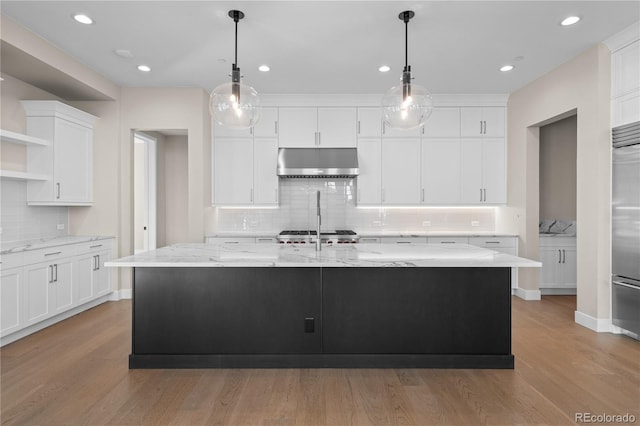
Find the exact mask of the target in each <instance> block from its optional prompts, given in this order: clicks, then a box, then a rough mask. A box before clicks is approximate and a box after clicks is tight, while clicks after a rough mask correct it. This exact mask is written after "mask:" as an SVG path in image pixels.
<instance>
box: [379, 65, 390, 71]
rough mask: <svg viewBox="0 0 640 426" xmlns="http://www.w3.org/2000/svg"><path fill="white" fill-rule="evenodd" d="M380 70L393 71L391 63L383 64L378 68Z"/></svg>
mask: <svg viewBox="0 0 640 426" xmlns="http://www.w3.org/2000/svg"><path fill="white" fill-rule="evenodd" d="M378 71H380V72H389V71H391V67H390V66H389V65H382V66H381V67H380V68H378Z"/></svg>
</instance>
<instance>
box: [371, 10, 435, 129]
mask: <svg viewBox="0 0 640 426" xmlns="http://www.w3.org/2000/svg"><path fill="white" fill-rule="evenodd" d="M414 16H415V13H414V12H413V11H411V10H407V11H404V12H402V13H400V15H399V16H398V17H399V18H400V20H402V21H403V22H404V26H405V33H404V43H405V44H404V57H405V61H404V70H403V71H402V83H401V84H400V85H398V86H394V87H392V88H391V89H389V90H388V91H387V93H386V94H385V95H384V97H383V98H382V115H383V119H384V121H385V123H387V124H388V125H389V126H390V127H393V128H398V129H416V128H418V127H420V126H423V125H424V122H425V121H426V120H427V118H429V116H430V115H431V111H432V110H433V101H432V99H431V95H430V94H429V92H428V91H427V89H425V88H424V87H422V86H420V85H418V84H413V83H411V79H412V77H411V66H410V65H409V62H408V61H409V59H408V57H409V55H408V34H409V20H411V18H413V17H414Z"/></svg>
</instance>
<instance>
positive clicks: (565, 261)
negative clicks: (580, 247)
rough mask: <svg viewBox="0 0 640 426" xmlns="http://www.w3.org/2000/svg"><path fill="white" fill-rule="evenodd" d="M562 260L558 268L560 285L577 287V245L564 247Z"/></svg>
mask: <svg viewBox="0 0 640 426" xmlns="http://www.w3.org/2000/svg"><path fill="white" fill-rule="evenodd" d="M560 250H561V251H562V253H561V254H562V260H561V263H560V267H559V268H558V278H557V282H558V286H559V287H563V288H567V287H573V288H575V287H576V286H577V283H578V277H577V264H578V262H577V257H576V249H575V247H562V248H561V249H560Z"/></svg>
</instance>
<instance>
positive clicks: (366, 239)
mask: <svg viewBox="0 0 640 426" xmlns="http://www.w3.org/2000/svg"><path fill="white" fill-rule="evenodd" d="M358 242H359V243H360V244H380V237H360V240H358Z"/></svg>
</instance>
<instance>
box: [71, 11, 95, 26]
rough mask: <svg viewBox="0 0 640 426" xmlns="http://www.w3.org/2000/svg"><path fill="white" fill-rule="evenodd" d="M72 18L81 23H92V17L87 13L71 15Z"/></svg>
mask: <svg viewBox="0 0 640 426" xmlns="http://www.w3.org/2000/svg"><path fill="white" fill-rule="evenodd" d="M73 19H75V20H76V21H78V22H80V23H81V24H85V25H91V24H93V19H91V18H89V17H88V16H87V15H85V14H83V13H78V14H76V15H73Z"/></svg>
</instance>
